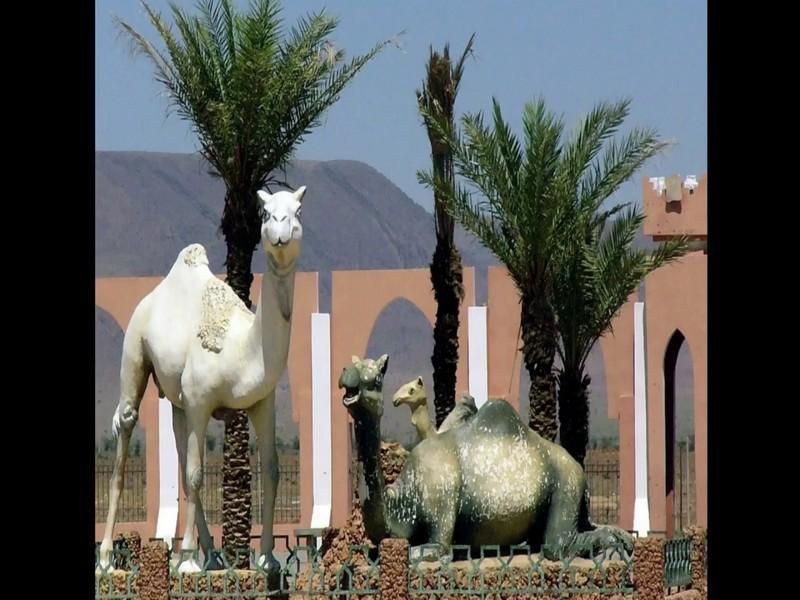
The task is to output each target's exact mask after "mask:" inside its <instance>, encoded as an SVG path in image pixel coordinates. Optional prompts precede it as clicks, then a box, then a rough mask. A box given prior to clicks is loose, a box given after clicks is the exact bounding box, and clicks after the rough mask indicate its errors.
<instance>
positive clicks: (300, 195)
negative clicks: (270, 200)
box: [294, 185, 306, 202]
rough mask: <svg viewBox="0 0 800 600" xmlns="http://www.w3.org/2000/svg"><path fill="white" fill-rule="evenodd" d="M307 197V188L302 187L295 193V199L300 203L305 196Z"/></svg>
mask: <svg viewBox="0 0 800 600" xmlns="http://www.w3.org/2000/svg"><path fill="white" fill-rule="evenodd" d="M305 195H306V186H304V185H301V186H300V187H299V188H297V191H295V193H294V198H295V200H297V201H298V202H302V201H303V196H305Z"/></svg>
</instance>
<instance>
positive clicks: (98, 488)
mask: <svg viewBox="0 0 800 600" xmlns="http://www.w3.org/2000/svg"><path fill="white" fill-rule="evenodd" d="M113 473H114V461H113V460H110V461H109V460H104V459H96V460H95V464H94V519H95V522H97V523H102V522H103V521H105V520H106V517H107V516H108V498H109V490H110V484H111V476H112V475H113ZM146 520H147V467H146V463H145V461H143V460H130V459H129V460H128V461H127V462H126V464H125V482H124V487H123V489H122V496H121V497H120V499H119V506H118V508H117V522H119V523H139V522H141V521H146Z"/></svg>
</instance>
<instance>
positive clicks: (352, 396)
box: [342, 386, 358, 407]
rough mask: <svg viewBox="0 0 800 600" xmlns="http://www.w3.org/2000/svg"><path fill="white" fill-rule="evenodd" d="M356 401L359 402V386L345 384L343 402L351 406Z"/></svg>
mask: <svg viewBox="0 0 800 600" xmlns="http://www.w3.org/2000/svg"><path fill="white" fill-rule="evenodd" d="M356 402H358V388H357V387H347V386H344V398H342V403H343V404H344V405H345V406H348V407H349V406H352V405H354V404H355V403H356Z"/></svg>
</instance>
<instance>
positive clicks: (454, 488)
mask: <svg viewBox="0 0 800 600" xmlns="http://www.w3.org/2000/svg"><path fill="white" fill-rule="evenodd" d="M388 363H389V357H388V356H387V355H385V354H384V355H383V356H381V357H380V358H378V359H377V360H371V359H364V360H358V359H357V357H354V362H353V364H352V365H350V366H348V367H346V368H345V369H344V370H343V371H342V374H341V376H340V377H339V388H342V389H344V390H345V392H344V398H343V404H344V406H345V407H346V408H347V410H348V412H349V413H350V415H351V416H352V418H353V421H354V425H355V437H356V446H357V450H358V458H359V460H360V461H361V462H362V464H363V467H364V468H363V480H362V485H363V486H364V487H366V492H367V493H366V494H365V495H363V496H362V497H363V498H364V503H363V513H364V526H365V529H366V533H367V535H368V536H369V538H370V539H371V541H372V542H373V543H374V544H376V545H377V544H378V543H379V542H380V541H381V540H382V539H384V538H386V537H400V538H405V539H408V540H409V542H410V543H411V544H412V545H419V544H434V545H435V547H436V548H437V549H438V550H437V552H436V553H434V555H433V556H430V555H429V556H428V557H426V558H428V559H429V558H436V557H438V556H442V555H444V554H447V553H449V548H450V546H451V545H453V544H458V545H468V546H470V547H471V548H472V549H473V551H476V552H477V551H479V549H480V546H482V545H494V544H497V545H501V546H507V545H514V544H521V543H528V544H530V545H531V547H532V548H534V549H539V550H540V551H541V552H542V554H543V555H544V556H545V558H550V559H556V558H565V557H569V556H581V557H589V556H597V555H599V554H601V553H602V552H605V551H607V550H614V551H616V552H618V553H620V554H623V553H627V554H631V553H632V551H633V539H632V537H631V536H630V534H628V533H627V532H626V531H624V530H622V529H620V528H618V527H614V526H611V525H595V524H593V523H592V522H591V521H590V520H589V493H588V488H587V484H586V476H585V474H584V472H583V469H582V468H581V466H580V464H579V463H578V462H577V461H576V460H575V459H573V458H572V457H571V456H570V455H569V453H568V452H567V451H566V450H564V448H562V447H561V446H559V445H557V444H554V443H552V442H550V441H548V440H546V439H544V438H542V437H541V436H539V435H538V434H537V433H536V432H534V431H533V430H532V429H530V428H529V427H528V426H527V425H525V424H524V423H523V422H522V421H521V420H520V418H519V415H518V414H517V412H516V411H515V410H514V409H513V408H512V407H511V405H509V404H508V403H507V402H506V401H505V400H489V401H488V402H486V403H485V404H484V405H483V406H481V408H480V409H479V410H478V412H477V413H476V414H475V416H473V417H472V418H470V419H469V420H468V421H467V422H465V423H464V424H462V425H461V426H460V427H454V428H452V429H449V430H448V431H445V432H443V433H439V434H437V435H432V436H429V437H427V438H426V439H424V440H422V441H421V442H420V443H419V444H417V445H416V446H415V447H414V449H413V450H412V451H411V452H410V453H409V456H408V459H407V460H406V462H405V465H404V466H403V469H402V471H401V472H400V475H399V476H398V478H397V480H396V481H395V483H394V484H392V485H391V486H386V485H385V482H384V478H383V473H382V472H381V468H380V439H381V432H380V428H381V417H382V415H383V378H384V376H385V374H386V369H387V367H388Z"/></svg>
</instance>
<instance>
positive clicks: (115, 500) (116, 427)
mask: <svg viewBox="0 0 800 600" xmlns="http://www.w3.org/2000/svg"><path fill="white" fill-rule="evenodd" d="M149 375H150V370H149V367H148V366H147V365H146V361H145V357H144V355H143V353H142V349H141V341H140V340H132V341H131V338H128V337H127V336H126V339H125V341H124V343H123V351H122V366H121V368H120V386H119V388H120V395H119V404H118V405H117V410H116V411H115V412H114V419H113V421H112V425H111V433H112V435H113V436H114V437H115V438H116V439H117V454H116V458H115V460H114V472H113V473H112V475H111V482H110V485H109V499H108V516H107V518H106V528H105V532H104V533H103V541H102V543H101V544H100V557H99V559H100V560H99V568H100V569H107V568H109V565H110V563H111V550H112V549H113V546H114V544H113V541H112V537H113V535H114V525H115V523H116V520H117V508H118V507H119V499H120V497H121V496H122V489H123V485H124V481H125V461H126V460H127V459H128V444H129V443H130V441H131V435H132V434H133V429H134V427H135V426H136V421H138V419H139V405H140V403H141V401H142V396H144V390H145V388H146V387H147V378H148V377H149Z"/></svg>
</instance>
